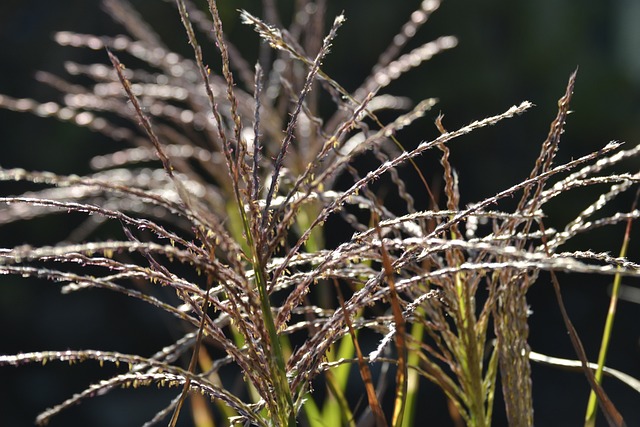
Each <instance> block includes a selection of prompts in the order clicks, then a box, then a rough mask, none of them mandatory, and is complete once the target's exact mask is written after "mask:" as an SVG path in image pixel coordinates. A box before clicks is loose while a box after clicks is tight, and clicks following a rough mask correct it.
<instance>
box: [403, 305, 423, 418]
mask: <svg viewBox="0 0 640 427" xmlns="http://www.w3.org/2000/svg"><path fill="white" fill-rule="evenodd" d="M416 312H417V313H416V314H415V315H416V316H417V317H420V318H423V317H424V310H422V309H421V308H418V309H417V310H416ZM411 337H412V338H413V339H412V341H413V342H416V343H421V342H422V339H423V338H424V326H423V325H422V323H421V322H414V323H413V324H412V326H411ZM419 363H420V355H419V352H418V350H416V351H409V355H408V357H407V365H408V366H418V365H419ZM419 384H420V372H419V371H418V370H416V369H410V370H409V371H408V373H407V401H406V403H405V410H404V418H403V419H402V427H411V426H414V425H416V411H417V408H418V407H417V403H418V391H419Z"/></svg>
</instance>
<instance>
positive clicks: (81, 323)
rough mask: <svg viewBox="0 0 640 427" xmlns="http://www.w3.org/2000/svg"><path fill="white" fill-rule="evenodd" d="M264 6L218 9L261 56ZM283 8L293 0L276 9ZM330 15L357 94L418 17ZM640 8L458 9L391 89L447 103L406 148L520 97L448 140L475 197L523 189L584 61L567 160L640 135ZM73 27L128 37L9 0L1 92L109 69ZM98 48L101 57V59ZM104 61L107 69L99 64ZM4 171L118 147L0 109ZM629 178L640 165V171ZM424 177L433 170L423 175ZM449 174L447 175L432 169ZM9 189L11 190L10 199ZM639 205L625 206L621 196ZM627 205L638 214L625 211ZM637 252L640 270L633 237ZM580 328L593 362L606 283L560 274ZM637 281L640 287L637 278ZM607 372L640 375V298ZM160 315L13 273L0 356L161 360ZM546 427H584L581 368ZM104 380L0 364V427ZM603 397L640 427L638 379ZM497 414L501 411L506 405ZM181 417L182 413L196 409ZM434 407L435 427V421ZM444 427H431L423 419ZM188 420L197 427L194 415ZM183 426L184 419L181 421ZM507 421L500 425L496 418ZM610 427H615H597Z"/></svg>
mask: <svg viewBox="0 0 640 427" xmlns="http://www.w3.org/2000/svg"><path fill="white" fill-rule="evenodd" d="M133 3H134V4H135V5H136V7H137V8H138V9H139V10H141V11H142V13H143V16H144V17H145V18H146V19H147V21H148V22H150V23H151V24H152V25H153V26H154V28H155V29H156V30H157V31H158V32H159V33H160V34H161V35H162V36H163V37H164V39H165V41H166V42H167V43H168V44H169V46H171V47H172V48H174V49H177V50H179V51H181V52H183V53H184V54H185V55H188V52H189V51H188V46H186V36H185V35H184V33H183V30H182V27H181V25H180V22H179V18H178V16H177V12H176V11H175V10H174V8H173V7H172V6H171V5H170V4H166V3H165V2H159V1H134V2H133ZM258 3H259V2H258V1H221V2H220V7H221V9H222V10H223V13H224V16H223V19H225V29H226V31H227V34H228V36H229V37H230V38H231V39H232V40H234V41H236V42H237V44H238V46H240V47H241V48H243V49H246V51H247V52H249V56H250V57H251V55H252V54H253V52H255V47H256V45H257V39H256V36H255V35H254V34H253V32H252V31H250V30H249V29H247V28H243V27H242V26H241V24H240V23H239V21H238V19H237V13H236V12H235V9H237V8H247V9H249V10H250V11H252V12H253V13H255V14H258V15H260V10H259V7H258ZM280 3H281V4H282V5H283V9H284V8H286V6H287V5H289V4H291V3H292V1H283V2H280ZM329 4H330V8H331V12H330V14H329V16H332V15H334V14H335V13H338V12H339V11H340V10H344V11H345V14H346V17H347V22H346V24H345V25H344V26H343V28H342V29H341V30H340V31H339V35H338V38H337V39H336V40H335V42H334V48H333V49H332V54H331V55H330V56H329V57H328V58H327V60H326V61H325V67H324V68H325V70H326V71H327V72H328V73H329V74H330V75H332V76H333V77H334V78H335V79H336V80H337V81H339V82H341V83H343V84H344V86H345V87H346V88H347V89H351V90H353V89H355V88H356V87H357V86H358V84H359V83H360V82H361V81H362V79H363V78H364V77H366V76H367V75H368V71H369V70H370V69H371V67H372V66H373V65H374V64H375V61H376V60H377V57H378V55H379V53H380V52H381V51H382V49H384V48H385V47H386V46H387V44H388V43H389V42H390V40H391V39H392V37H393V36H394V35H395V34H396V32H397V31H398V30H399V29H400V27H401V25H402V24H403V23H404V22H405V21H406V19H407V18H408V16H409V15H410V13H411V12H412V11H413V10H414V9H415V8H416V7H417V6H418V4H419V2H418V1H413V0H402V1H393V2H392V1H388V0H359V1H355V0H354V1H336V0H333V1H331V0H330V1H329ZM638 22H640V4H639V3H638V2H636V1H634V0H616V1H610V2H603V1H597V0H592V1H586V0H538V1H535V2H512V1H506V0H486V1H455V0H449V1H445V2H444V4H443V5H442V7H441V8H440V10H438V11H437V12H435V14H434V15H433V16H432V17H431V19H430V20H429V22H428V23H427V24H426V25H425V26H424V27H423V28H422V29H421V30H420V32H419V33H418V35H417V37H416V40H415V41H414V42H413V43H412V44H411V46H410V47H415V46H417V45H418V44H419V42H425V41H428V40H431V39H434V38H436V37H438V36H441V35H449V34H451V35H455V36H457V37H458V39H459V46H458V47H457V48H455V49H454V50H452V51H448V52H446V53H444V54H442V55H439V56H437V57H436V58H434V59H433V60H432V61H430V62H428V63H427V64H425V65H423V66H421V67H419V68H418V69H416V70H413V71H411V72H409V73H408V74H407V75H406V76H404V78H402V79H401V81H400V82H397V83H394V84H393V85H392V86H391V87H390V88H389V89H388V91H389V92H391V93H394V94H402V95H407V96H410V97H412V98H414V99H415V100H416V101H419V100H420V99H423V98H426V97H437V98H439V99H440V103H439V104H438V105H437V106H436V109H435V110H434V112H433V114H432V115H431V116H429V117H427V120H424V121H423V122H421V123H419V124H417V125H415V126H414V127H413V128H412V130H411V132H409V133H407V134H403V135H402V141H403V143H406V144H407V146H411V145H412V144H417V143H418V142H419V141H420V140H423V139H428V138H430V137H433V136H434V135H435V134H436V130H435V128H434V126H433V124H432V120H433V119H434V118H435V116H436V115H437V113H438V112H439V111H441V112H442V113H444V114H445V119H444V124H445V126H446V127H447V128H448V129H450V130H451V129H455V128H456V127H458V126H460V125H463V124H466V123H468V122H470V121H472V120H475V119H481V118H484V117H486V116H489V115H493V114H497V113H499V112H502V111H504V110H506V109H507V108H508V107H510V106H511V105H514V104H518V103H520V102H521V101H522V100H529V101H531V102H533V103H534V104H536V108H534V109H533V110H531V111H530V112H529V113H527V114H525V115H524V116H522V117H517V118H514V119H511V120H509V121H507V122H503V123H502V124H499V125H498V126H494V127H492V128H489V129H483V130H480V131H478V132H474V133H473V134H471V135H468V136H466V137H464V138H461V139H460V140H458V141H454V142H453V143H452V144H451V149H452V162H453V164H454V166H455V167H456V168H457V171H458V173H459V175H460V183H461V193H462V195H463V201H464V202H465V203H466V202H471V201H474V200H479V199H481V198H483V197H486V196H489V195H492V194H495V193H496V192H497V191H499V190H501V189H504V188H507V187H508V186H510V185H513V184H515V183H516V182H518V181H520V180H522V179H523V178H524V177H526V176H527V175H528V173H529V171H530V170H531V167H532V165H533V161H534V159H535V156H536V155H537V154H538V152H539V147H540V144H541V142H542V141H543V140H544V139H545V137H546V134H547V132H548V129H549V123H550V122H551V121H552V120H553V118H554V117H555V113H556V107H557V105H556V104H557V99H558V98H559V97H560V96H561V95H562V93H563V92H564V88H565V85H566V81H567V79H568V77H569V74H570V73H571V72H572V71H573V70H574V69H575V68H576V67H578V66H579V73H578V80H577V84H576V92H575V95H574V98H573V102H572V108H571V109H572V110H573V111H574V112H575V113H574V114H572V115H571V116H570V117H569V121H568V125H567V127H566V132H565V134H564V137H563V142H562V145H561V149H560V153H559V155H558V161H563V160H564V161H566V160H568V159H570V158H575V157H579V156H581V155H584V154H586V153H588V152H590V151H593V150H596V149H598V148H599V147H601V146H603V145H604V144H606V143H607V142H608V141H610V140H621V141H628V144H629V146H631V145H632V144H636V143H638V142H640V26H639V25H638ZM60 30H70V31H76V32H81V33H93V34H117V33H119V32H121V31H123V30H122V29H121V28H120V27H119V26H118V25H117V24H114V23H113V22H112V21H111V19H110V18H109V17H108V16H107V15H106V14H105V13H104V12H103V11H102V10H101V8H100V6H99V2H98V1H97V0H57V1H46V0H20V1H18V0H4V1H3V2H1V4H0V93H2V94H7V95H11V96H14V97H28V98H34V99H37V100H39V101H43V102H45V101H49V100H58V99H57V98H56V96H57V95H56V93H55V92H54V91H53V90H51V89H49V88H47V87H46V86H44V85H42V84H40V83H37V82H35V80H34V73H35V71H37V70H46V71H50V72H53V73H54V74H58V75H64V71H63V68H62V64H63V62H64V61H67V60H73V61H77V62H80V63H83V62H85V63H88V62H89V61H95V60H100V61H103V62H106V55H104V54H103V53H102V52H99V53H96V52H87V51H85V50H80V49H75V48H69V47H66V48H63V47H59V46H57V45H56V44H55V43H54V42H53V40H52V35H53V34H54V32H56V31H60ZM100 55H102V56H100ZM103 57H104V58H103ZM0 144H2V150H1V151H0V165H2V166H3V167H5V168H9V167H23V168H25V169H31V170H52V171H55V172H60V173H82V172H86V171H88V166H87V159H88V158H89V157H90V156H91V155H94V154H97V153H104V152H109V151H111V150H113V149H114V143H113V142H112V141H109V140H108V139H106V138H104V137H102V136H101V135H98V134H95V133H92V132H90V131H88V130H85V129H81V128H78V127H75V126H73V125H71V124H67V123H60V122H58V121H56V120H54V119H42V118H38V117H33V116H31V115H28V114H19V113H15V112H11V111H5V110H0ZM628 167H629V168H630V171H631V172H634V171H636V170H637V168H638V163H637V161H636V162H635V163H631V164H630V165H628ZM427 173H428V171H427ZM436 173H437V172H436ZM3 191H4V190H3ZM594 197H595V196H594V195H593V194H589V193H588V192H587V193H580V194H579V195H577V196H576V198H575V199H571V198H569V201H568V204H566V205H562V206H556V207H555V210H554V211H553V212H551V213H550V214H553V215H554V217H553V218H552V219H550V221H557V224H564V223H566V222H567V221H569V220H571V219H572V217H573V216H575V214H576V213H577V212H579V210H580V209H581V207H584V206H587V204H589V203H591V202H592V201H593V200H594ZM625 202H626V201H625ZM619 209H620V210H628V203H627V204H623V205H621V206H620V207H619ZM71 220H72V217H67V216H61V217H54V218H53V219H52V220H50V221H48V222H44V221H34V222H30V223H29V224H17V225H15V226H11V227H9V228H7V227H5V228H3V229H0V244H1V246H3V247H8V246H12V245H14V244H22V243H31V244H45V243H49V244H51V243H53V242H55V241H56V239H59V238H63V237H64V236H65V234H64V231H62V230H64V229H65V227H68V222H69V221H71ZM622 234H623V230H622V228H619V227H618V228H611V229H607V230H606V231H604V232H601V233H597V234H594V235H593V236H592V240H588V241H587V240H584V241H582V242H580V243H581V244H582V246H580V247H581V248H582V249H594V250H610V251H611V253H612V254H616V253H617V252H618V250H619V247H620V244H621V241H622ZM633 238H635V240H633V239H632V243H631V247H630V251H629V256H630V258H631V259H635V260H637V259H638V252H639V250H638V230H637V227H636V229H635V231H634V232H633ZM560 279H561V281H562V283H563V292H564V297H565V302H566V304H567V307H568V310H569V313H570V315H571V318H572V320H573V321H574V322H575V324H576V327H577V329H578V332H579V334H580V336H581V338H582V339H583V342H584V345H585V348H586V350H587V353H588V354H589V356H590V358H591V359H595V358H596V355H597V349H598V346H599V339H600V334H601V330H602V325H603V324H604V318H605V315H606V310H607V304H608V298H607V296H608V294H607V287H608V285H609V283H610V281H611V279H610V278H608V277H596V276H572V277H568V276H561V277H560ZM626 284H629V285H636V286H637V281H636V282H633V281H631V280H629V281H627V282H626ZM529 301H530V304H531V306H532V310H533V311H534V314H533V316H532V317H531V336H530V343H531V346H532V348H533V349H534V350H536V351H538V352H542V353H545V354H549V355H553V356H560V357H567V358H575V356H574V353H573V350H572V349H571V345H570V342H569V338H568V336H567V334H566V331H565V329H564V327H563V325H562V321H561V318H560V316H559V312H558V308H557V304H556V303H555V300H554V299H553V296H552V293H551V289H550V284H549V282H548V278H547V277H546V276H544V275H543V276H541V278H540V281H539V282H538V283H537V284H536V285H535V286H534V287H533V288H532V290H531V292H530V295H529ZM618 310H619V313H618V317H617V318H616V326H615V331H614V334H613V338H612V344H611V350H610V355H609V359H608V365H610V366H611V367H614V368H617V369H620V370H622V371H624V372H627V373H629V374H631V375H632V376H634V377H636V378H638V377H640V342H639V338H640V316H639V315H638V313H639V309H638V305H637V304H633V303H631V302H626V301H621V302H620V305H619V308H618ZM164 320H166V319H164V318H163V317H162V316H159V315H158V314H157V313H155V311H154V310H150V309H149V308H148V307H146V306H143V305H142V304H138V303H136V302H132V301H128V300H125V299H124V298H122V297H119V296H114V295H110V294H108V293H105V292H99V291H88V292H84V293H83V292H80V293H77V294H74V295H69V296H62V295H60V294H59V292H58V289H57V286H56V285H55V284H52V283H44V282H43V283H40V282H34V281H33V280H25V279H19V278H14V277H7V276H2V277H0V328H1V329H0V354H11V353H16V352H18V351H37V350H54V349H55V350H62V349H66V348H72V349H82V348H94V349H102V350H116V351H121V352H137V353H139V354H142V355H149V354H151V353H152V352H154V351H156V350H158V349H159V348H161V347H162V346H163V345H167V344H169V343H170V342H171V339H172V337H171V336H168V334H167V328H166V326H165V323H164ZM533 373H534V376H533V381H534V383H533V384H534V388H533V390H534V402H535V417H536V424H537V425H539V426H573V425H576V426H577V425H581V422H582V421H581V420H582V417H583V416H584V410H585V407H586V399H587V396H588V386H587V383H586V380H585V379H584V377H583V376H582V375H581V374H579V373H572V372H566V371H560V370H556V369H555V368H549V367H541V366H536V365H534V366H533ZM106 375H108V369H107V371H106V372H105V371H100V370H97V369H95V366H93V364H91V363H88V364H82V365H77V366H74V367H68V366H66V365H64V364H56V363H52V364H48V365H47V366H45V367H42V366H24V367H20V368H9V367H3V368H0V425H2V426H5V425H6V426H23V425H31V424H32V421H33V419H34V418H35V416H36V415H37V414H38V413H39V412H41V411H42V410H44V409H45V408H47V407H49V406H51V405H54V404H56V403H59V402H61V401H62V400H64V399H66V398H67V397H70V396H71V395H72V394H73V393H77V392H80V391H81V390H82V389H83V388H84V387H85V386H86V385H88V384H89V383H90V382H93V381H96V380H98V379H100V378H104V377H106ZM605 381H606V382H605V388H606V390H607V391H608V392H609V393H610V396H611V397H612V400H613V402H614V403H615V404H616V405H617V406H618V408H619V409H620V410H621V412H622V413H623V415H624V416H625V417H626V420H627V423H628V425H629V426H633V425H640V411H639V410H638V405H639V404H640V397H639V396H638V394H637V393H634V392H632V391H631V390H630V389H629V388H628V387H627V386H624V385H621V384H619V383H617V382H615V381H612V380H605ZM171 395H172V393H165V392H164V391H161V390H156V389H148V390H135V391H133V390H122V391H116V392H113V394H112V395H109V396H108V397H98V398H94V399H90V400H88V401H87V402H86V403H84V404H83V405H80V406H78V407H76V408H73V409H72V410H70V411H67V412H65V413H64V414H63V415H62V416H60V417H59V418H54V420H53V423H52V424H51V425H53V426H62V425H67V426H71V425H93V426H97V427H100V426H115V425H141V424H142V423H143V422H144V421H146V420H148V419H149V418H150V417H151V415H152V414H153V413H154V412H155V410H158V409H160V408H161V407H162V406H163V405H164V404H166V403H167V402H168V400H169V399H170V396H171ZM158 396H161V397H160V398H159V399H158ZM424 398H425V401H424V402H423V403H421V408H424V414H425V417H424V420H425V424H424V425H435V426H438V425H445V424H443V421H438V420H441V418H438V416H436V413H437V412H438V411H439V410H440V407H441V406H442V401H441V399H440V398H438V397H437V396H436V397H433V398H432V397H430V396H429V395H425V397H424ZM499 406H500V403H499V402H498V403H497V405H496V410H497V411H499ZM185 414H186V411H185ZM428 414H434V415H433V418H429V417H427V416H426V415H428ZM429 419H433V421H432V423H431V424H427V422H428V420H429ZM183 421H185V422H187V421H188V420H187V418H186V417H185V418H184V420H183ZM185 425H186V424H185ZM495 425H496V426H500V425H503V424H502V419H501V417H500V416H499V417H498V419H497V420H496V423H495ZM601 425H604V423H602V424H601Z"/></svg>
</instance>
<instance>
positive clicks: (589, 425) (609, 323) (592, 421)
mask: <svg viewBox="0 0 640 427" xmlns="http://www.w3.org/2000/svg"><path fill="white" fill-rule="evenodd" d="M639 195H640V189H639V190H638V192H636V199H635V200H634V201H633V206H632V207H631V211H632V212H633V211H634V210H635V209H636V205H637V202H638V196H639ZM631 224H632V221H631V219H629V220H628V221H627V227H626V229H625V233H624V240H623V241H622V247H621V248H620V254H619V257H620V258H624V257H626V256H627V250H628V248H629V241H630V240H631ZM618 270H619V269H618ZM621 282H622V276H621V275H620V273H616V275H615V276H614V279H613V288H612V290H611V299H610V300H609V311H608V312H607V320H606V321H605V324H604V331H603V333H602V342H601V343H600V352H599V353H598V369H596V372H595V375H594V377H595V381H596V383H598V384H601V383H602V375H603V370H604V365H605V362H606V360H607V352H608V350H609V341H610V339H611V332H612V331H613V323H614V320H615V317H616V308H617V306H618V295H619V294H620V283H621ZM597 413H598V398H597V396H596V393H595V392H594V391H593V390H591V392H590V393H589V402H588V403H587V413H586V415H585V419H584V425H585V427H594V426H595V425H596V414H597Z"/></svg>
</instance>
